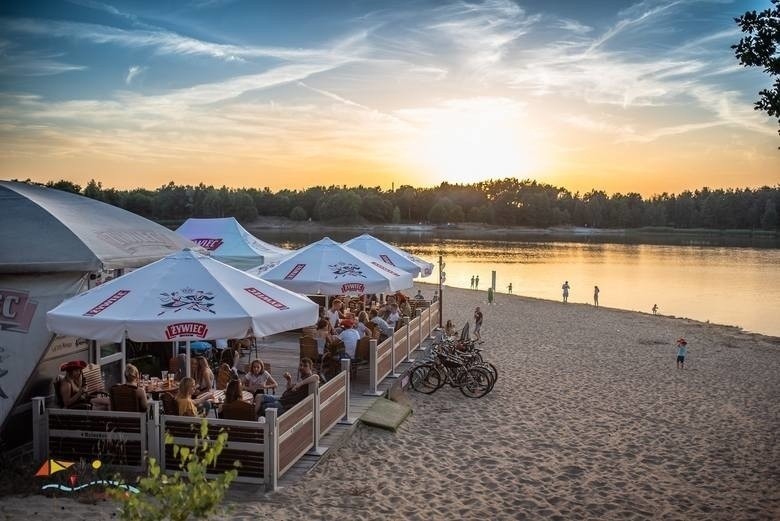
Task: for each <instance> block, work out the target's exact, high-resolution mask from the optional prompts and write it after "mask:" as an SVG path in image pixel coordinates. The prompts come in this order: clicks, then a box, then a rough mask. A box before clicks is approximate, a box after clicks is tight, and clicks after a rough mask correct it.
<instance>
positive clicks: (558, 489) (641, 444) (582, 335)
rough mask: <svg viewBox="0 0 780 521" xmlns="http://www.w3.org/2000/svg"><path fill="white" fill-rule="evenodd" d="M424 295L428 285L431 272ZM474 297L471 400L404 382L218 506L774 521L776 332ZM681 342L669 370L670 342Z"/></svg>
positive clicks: (14, 505)
mask: <svg viewBox="0 0 780 521" xmlns="http://www.w3.org/2000/svg"><path fill="white" fill-rule="evenodd" d="M423 291H425V292H426V293H430V292H431V287H430V286H423ZM444 297H445V300H444V302H445V314H444V318H445V320H446V319H447V318H451V319H452V320H453V321H454V322H455V324H456V325H457V326H462V325H463V323H464V322H465V321H466V320H469V319H471V316H472V313H473V310H474V307H475V306H477V305H479V306H481V307H482V310H483V312H484V314H485V325H484V328H483V339H484V340H485V344H484V346H483V347H484V349H485V355H486V358H488V359H489V360H490V361H492V362H493V363H494V364H495V365H496V366H497V367H498V369H499V371H500V377H499V381H498V383H497V385H496V387H495V389H494V390H493V392H492V393H491V394H489V395H488V396H486V397H485V398H483V399H480V400H473V399H468V398H466V397H464V396H463V395H462V394H461V393H460V392H459V391H457V390H454V389H448V388H445V389H442V390H440V391H439V392H437V393H436V394H434V395H430V396H427V395H421V394H416V393H414V392H412V391H410V393H409V394H408V395H407V398H408V399H409V401H410V403H411V405H412V407H413V409H414V414H413V415H412V416H411V417H410V418H409V419H408V420H407V421H406V422H405V423H404V424H403V425H402V426H401V428H400V429H399V430H398V432H396V433H391V432H387V431H382V430H378V429H372V428H368V427H365V426H362V427H359V428H358V429H357V430H356V431H355V433H354V435H353V436H352V437H351V438H350V439H349V440H348V441H347V442H346V443H345V444H344V446H342V447H340V448H338V449H337V450H332V451H330V453H329V454H328V456H327V457H326V459H325V461H323V463H321V464H320V465H319V466H318V467H316V468H315V469H314V470H313V471H312V472H311V473H310V474H309V475H308V476H306V477H305V478H304V479H303V480H302V481H300V482H299V483H297V484H296V485H294V486H291V487H288V488H284V489H281V490H279V491H278V492H276V493H274V494H269V495H267V497H266V498H265V499H263V500H260V501H258V500H257V499H256V498H252V499H251V500H248V499H246V498H241V497H238V498H234V499H233V500H231V502H230V503H229V505H228V506H229V507H230V509H231V510H230V513H229V514H227V515H224V516H222V518H225V519H228V518H229V519H246V520H250V519H252V520H254V519H259V518H265V519H274V520H287V519H290V520H292V519H302V518H308V519H332V520H336V519H339V520H341V519H358V520H380V519H391V518H395V519H419V520H429V519H468V520H471V519H474V520H484V519H562V520H563V519H686V520H690V519H702V520H712V519H723V520H727V519H729V520H730V519H777V518H779V517H780V444H779V443H778V441H779V440H778V432H780V376H779V375H780V339H779V338H774V337H766V336H761V335H755V334H749V333H743V332H741V331H740V330H738V329H736V328H731V327H727V326H718V325H711V324H705V323H700V322H695V321H691V320H687V319H676V318H669V317H664V316H653V315H650V314H643V313H635V312H628V311H621V310H615V309H608V308H599V309H596V308H594V307H593V306H590V305H584V304H563V303H559V302H550V301H542V300H535V299H529V298H524V297H521V296H506V295H499V296H498V298H497V302H496V304H495V305H493V306H488V305H487V302H486V293H485V292H484V291H480V292H477V291H471V290H463V289H449V288H448V289H447V291H446V293H445V295H444ZM678 337H685V338H686V339H687V340H688V347H689V361H688V367H687V368H686V369H685V370H678V369H676V368H675V340H676V339H677V338H678ZM114 510H115V506H114V505H112V504H110V503H101V504H98V505H84V504H80V503H76V502H75V501H73V500H70V499H62V498H58V499H47V498H43V497H39V496H34V497H10V498H9V497H6V498H2V499H0V518H3V519H22V518H31V517H32V518H36V517H40V518H44V517H45V518H49V519H51V518H53V517H55V516H56V517H59V518H60V519H62V520H63V521H65V520H71V519H72V520H76V519H80V518H87V517H88V518H94V519H99V518H101V519H110V518H112V515H113V514H114Z"/></svg>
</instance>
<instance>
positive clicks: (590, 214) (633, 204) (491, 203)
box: [27, 178, 780, 230]
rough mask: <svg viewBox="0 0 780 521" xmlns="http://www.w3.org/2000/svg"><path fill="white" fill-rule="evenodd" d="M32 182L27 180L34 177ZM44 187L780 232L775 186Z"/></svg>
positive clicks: (98, 194) (187, 204) (313, 210)
mask: <svg viewBox="0 0 780 521" xmlns="http://www.w3.org/2000/svg"><path fill="white" fill-rule="evenodd" d="M27 182H30V181H29V180H28V181H27ZM46 186H48V187H50V188H56V189H59V190H65V191H69V192H74V193H79V194H81V195H85V196H87V197H91V198H92V199H97V200H100V201H103V202H106V203H108V204H111V205H114V206H118V207H120V208H124V209H125V210H128V211H131V212H133V213H136V214H138V215H142V216H144V217H147V218H149V219H154V220H157V221H166V220H173V221H175V220H184V219H187V218H189V217H229V216H232V217H235V218H236V219H238V220H240V221H242V222H251V221H253V220H254V219H256V218H257V217H258V216H270V217H286V218H289V219H292V220H296V221H306V220H309V219H311V220H312V221H319V222H322V223H332V224H339V223H350V224H355V223H376V224H383V223H395V224H398V223H432V224H444V223H460V222H472V223H485V224H493V225H501V226H515V225H516V226H533V227H540V228H544V227H548V226H566V225H571V226H588V227H593V228H641V227H671V228H710V229H721V230H725V229H748V230H777V229H778V225H780V220H779V219H778V211H777V208H778V206H779V205H780V184H779V185H776V186H774V187H769V186H764V187H761V188H755V189H751V188H744V189H710V188H702V189H700V190H695V191H693V192H691V191H687V190H686V191H683V192H681V193H679V194H668V193H663V194H660V195H654V196H652V197H650V198H648V199H643V198H642V196H641V195H639V194H637V193H627V194H621V193H615V194H612V195H608V194H607V193H606V192H604V191H602V190H595V189H594V190H591V191H589V192H587V193H585V194H580V193H579V192H577V193H572V192H570V191H569V190H567V189H566V188H562V187H558V186H552V185H549V184H544V183H539V182H537V181H534V180H529V179H526V180H518V179H515V178H507V179H500V180H488V181H482V182H478V183H473V184H449V183H442V184H441V185H439V186H436V187H432V188H415V187H413V186H401V187H400V188H398V189H395V190H383V189H381V188H379V187H373V188H372V187H363V186H358V187H351V188H349V187H346V186H328V187H325V186H314V187H311V188H306V189H303V190H289V189H283V190H279V191H276V192H273V191H271V190H270V189H269V188H262V189H260V188H227V187H224V186H223V187H221V188H216V187H214V186H206V185H204V184H202V183H201V184H200V185H198V186H189V185H186V186H180V185H176V184H175V183H173V182H170V183H169V184H167V185H163V186H161V187H159V188H157V189H155V190H148V189H145V188H135V189H132V190H116V189H114V188H103V187H102V185H101V183H100V182H96V181H95V180H92V181H90V182H89V183H88V184H87V186H85V187H83V188H82V187H81V186H79V185H77V184H75V183H72V182H70V181H66V180H61V181H57V182H49V183H47V184H46Z"/></svg>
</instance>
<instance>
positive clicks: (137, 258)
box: [0, 181, 200, 273]
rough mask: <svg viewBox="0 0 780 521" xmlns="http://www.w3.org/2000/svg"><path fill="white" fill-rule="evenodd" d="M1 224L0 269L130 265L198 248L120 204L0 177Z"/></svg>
mask: <svg viewBox="0 0 780 521" xmlns="http://www.w3.org/2000/svg"><path fill="white" fill-rule="evenodd" d="M0 223H2V226H0V273H52V272H95V271H100V270H101V269H120V268H132V267H138V266H143V265H145V264H148V263H150V262H154V261H156V260H158V259H160V258H162V257H165V256H166V255H168V254H171V253H173V252H175V251H179V250H181V249H183V248H193V249H196V250H200V248H198V247H197V246H195V245H194V244H192V242H190V241H189V240H187V239H185V238H184V237H181V236H180V235H178V234H177V233H175V232H173V231H171V230H168V229H167V228H165V227H163V226H161V225H159V224H157V223H154V222H152V221H150V220H148V219H144V218H143V217H141V216H139V215H136V214H134V213H131V212H128V211H125V210H122V209H121V208H117V207H115V206H111V205H109V204H106V203H103V202H100V201H95V200H94V199H89V198H88V197H83V196H80V195H76V194H72V193H69V192H63V191H61V190H54V189H50V188H45V187H42V186H36V185H30V184H26V183H17V182H12V181H0Z"/></svg>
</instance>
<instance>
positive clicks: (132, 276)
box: [46, 249, 318, 351]
mask: <svg viewBox="0 0 780 521" xmlns="http://www.w3.org/2000/svg"><path fill="white" fill-rule="evenodd" d="M317 316H318V307H317V304H315V303H314V302H312V301H311V300H309V299H308V298H306V297H304V296H302V295H298V294H296V293H293V292H291V291H288V290H286V289H284V288H280V287H279V286H276V285H274V284H271V283H268V282H266V281H263V280H259V279H258V278H256V277H253V276H251V275H249V274H247V273H245V272H243V271H240V270H238V269H235V268H232V267H230V266H228V265H226V264H223V263H221V262H219V261H217V260H215V259H212V258H211V257H208V256H205V255H201V254H199V253H195V252H192V251H190V250H186V249H185V250H183V251H181V252H177V253H174V254H172V255H169V256H167V257H165V258H163V259H161V260H159V261H157V262H154V263H152V264H149V265H147V266H144V267H143V268H139V269H137V270H135V271H133V272H131V273H128V274H127V275H123V276H121V277H118V278H116V279H114V280H112V281H110V282H107V283H105V284H103V285H101V286H98V287H96V288H93V289H91V290H89V291H87V292H84V293H81V294H79V295H76V296H75V297H72V298H70V299H68V300H66V301H65V302H63V303H62V304H60V305H59V306H57V307H56V308H54V309H52V310H51V311H49V312H48V313H47V314H46V325H47V326H48V328H49V329H50V330H51V331H53V332H55V333H59V334H61V335H73V336H77V337H81V338H89V339H93V340H104V341H109V342H122V343H123V344H124V339H125V338H130V339H132V340H136V341H139V342H155V341H177V340H186V341H187V342H188V345H189V341H190V340H212V339H217V338H244V337H246V336H249V335H255V336H267V335H271V334H274V333H279V332H281V331H288V330H291V329H297V328H300V327H305V326H310V325H312V324H314V323H315V322H316V321H317ZM123 347H124V346H123ZM188 351H189V350H188Z"/></svg>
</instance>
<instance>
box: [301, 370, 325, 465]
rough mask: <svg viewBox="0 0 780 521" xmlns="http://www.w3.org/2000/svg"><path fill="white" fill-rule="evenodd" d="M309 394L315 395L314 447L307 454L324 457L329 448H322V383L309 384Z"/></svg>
mask: <svg viewBox="0 0 780 521" xmlns="http://www.w3.org/2000/svg"><path fill="white" fill-rule="evenodd" d="M309 394H313V395H314V409H313V411H314V421H313V422H312V423H313V424H314V447H312V448H311V449H309V451H308V452H307V453H306V454H308V455H309V456H322V455H323V454H325V453H326V452H328V447H320V383H319V382H312V383H310V384H309Z"/></svg>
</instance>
